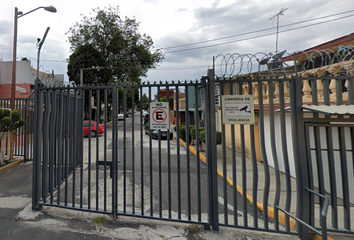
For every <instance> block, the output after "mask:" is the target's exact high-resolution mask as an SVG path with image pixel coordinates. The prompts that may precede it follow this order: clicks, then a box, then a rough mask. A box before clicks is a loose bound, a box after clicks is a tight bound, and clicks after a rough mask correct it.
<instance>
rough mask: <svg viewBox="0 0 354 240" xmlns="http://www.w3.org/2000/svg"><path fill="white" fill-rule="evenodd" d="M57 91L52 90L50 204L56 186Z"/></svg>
mask: <svg viewBox="0 0 354 240" xmlns="http://www.w3.org/2000/svg"><path fill="white" fill-rule="evenodd" d="M55 95H56V92H55V90H52V91H51V105H52V108H51V114H50V115H51V117H50V126H49V176H50V179H49V185H50V186H49V188H50V204H52V203H53V202H54V188H55V182H54V180H55V171H54V170H55V161H56V159H55V153H56V151H55V138H56V134H55V133H56V131H55V128H56V112H57V109H56V96H55Z"/></svg>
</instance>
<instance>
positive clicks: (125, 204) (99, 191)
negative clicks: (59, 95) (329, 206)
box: [68, 114, 261, 222]
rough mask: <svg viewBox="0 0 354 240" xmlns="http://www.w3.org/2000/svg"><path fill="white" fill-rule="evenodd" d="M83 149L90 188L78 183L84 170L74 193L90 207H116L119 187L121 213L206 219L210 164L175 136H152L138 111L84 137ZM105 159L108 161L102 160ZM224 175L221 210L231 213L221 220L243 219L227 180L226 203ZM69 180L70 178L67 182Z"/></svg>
mask: <svg viewBox="0 0 354 240" xmlns="http://www.w3.org/2000/svg"><path fill="white" fill-rule="evenodd" d="M132 123H134V124H132ZM113 129H115V130H116V132H117V136H118V141H117V145H116V147H114V146H112V138H113V134H112V133H113ZM171 131H173V130H171ZM175 136H176V134H175V133H174V137H175ZM90 143H91V144H90ZM105 143H106V144H105ZM90 145H91V146H90ZM105 146H106V147H105ZM89 149H91V151H90V153H89ZM113 149H116V150H117V153H116V154H117V156H118V166H117V169H118V176H117V180H116V182H117V185H116V189H115V188H114V185H113V184H112V179H111V178H110V171H111V170H110V163H111V161H112V158H113ZM97 150H98V155H97ZM84 154H85V155H84V163H85V165H84V168H85V171H83V172H82V174H83V177H82V179H83V181H84V184H83V186H88V188H87V189H86V188H85V189H84V190H83V192H82V189H80V188H81V186H80V184H79V182H80V177H81V174H76V180H75V181H76V183H75V184H74V185H75V186H76V190H75V193H76V194H79V193H80V191H81V194H82V195H81V196H82V197H83V203H82V204H83V205H84V206H86V205H87V207H88V208H89V209H90V208H96V209H103V210H104V211H112V212H114V204H112V199H113V198H112V193H113V192H117V193H118V194H117V209H116V211H117V213H118V214H129V215H130V214H133V215H144V216H154V217H159V218H172V219H184V220H189V221H197V222H208V215H207V213H208V208H209V205H208V204H209V201H208V194H209V192H208V173H207V166H206V164H205V163H204V162H202V161H201V160H200V159H198V158H197V157H196V156H195V155H194V154H192V153H191V152H189V151H187V150H186V148H185V147H184V146H183V145H182V144H179V143H178V142H177V140H176V139H173V140H161V141H159V140H157V139H151V138H150V137H149V135H147V134H145V131H144V126H143V125H142V120H141V119H140V115H139V114H135V115H134V116H130V117H129V118H127V119H126V120H125V121H123V120H121V121H118V123H117V124H109V125H107V129H106V133H105V134H101V135H100V136H99V142H98V144H97V141H96V138H92V139H91V141H90V138H88V137H85V138H84ZM97 156H98V159H99V161H100V163H101V165H99V169H97V168H96V158H97ZM105 160H106V167H105V166H104V165H103V164H104V161H105ZM105 168H106V171H105ZM86 170H87V171H86ZM97 170H98V171H97ZM221 180H222V179H220V181H218V185H219V197H218V201H219V216H220V217H221V218H224V211H229V212H228V215H227V216H228V218H229V219H222V221H225V222H228V221H230V222H231V221H234V216H237V218H239V220H238V222H242V221H243V219H244V218H243V211H244V206H243V204H242V196H241V195H239V194H237V195H236V200H235V201H234V198H233V188H232V187H231V186H229V185H227V192H229V194H228V195H227V196H228V200H227V202H228V204H227V205H226V207H225V206H224V199H223V194H224V190H223V181H221ZM88 182H90V184H88ZM71 186H72V185H71V184H69V188H70V187H71ZM68 192H69V193H70V192H71V191H70V190H69V191H68ZM88 195H90V198H89V197H88ZM80 198H81V197H76V199H80ZM69 199H70V197H69ZM69 202H70V201H69ZM233 203H237V208H238V209H234V207H233ZM251 207H252V206H251V205H249V204H247V206H246V208H247V209H248V211H247V212H248V213H251V212H252V209H251ZM259 217H261V216H259Z"/></svg>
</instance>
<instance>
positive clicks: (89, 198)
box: [87, 88, 92, 209]
mask: <svg viewBox="0 0 354 240" xmlns="http://www.w3.org/2000/svg"><path fill="white" fill-rule="evenodd" d="M88 98H89V99H88V102H89V104H88V114H89V119H88V120H89V131H88V138H89V139H88V140H89V141H88V170H87V171H88V180H87V181H88V185H87V205H88V206H87V208H88V209H91V151H92V148H91V140H92V139H91V131H92V129H91V122H92V88H90V89H89V96H88Z"/></svg>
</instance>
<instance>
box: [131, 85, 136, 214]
mask: <svg viewBox="0 0 354 240" xmlns="http://www.w3.org/2000/svg"><path fill="white" fill-rule="evenodd" d="M134 96H135V87H133V88H132V95H131V99H132V105H131V107H132V212H133V214H135V137H134V114H135V111H134V110H135V101H134V100H135V98H134Z"/></svg>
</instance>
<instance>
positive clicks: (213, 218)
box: [205, 69, 219, 231]
mask: <svg viewBox="0 0 354 240" xmlns="http://www.w3.org/2000/svg"><path fill="white" fill-rule="evenodd" d="M214 78H215V76H214V69H209V70H208V84H207V91H206V94H205V102H206V104H205V110H206V134H207V136H206V137H207V139H206V151H207V164H208V172H209V174H208V175H209V176H208V178H209V221H210V224H211V226H212V228H213V230H214V231H219V209H218V183H217V177H218V176H217V154H216V151H217V150H216V121H215V97H214V96H215V87H214V85H215V79H214Z"/></svg>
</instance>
